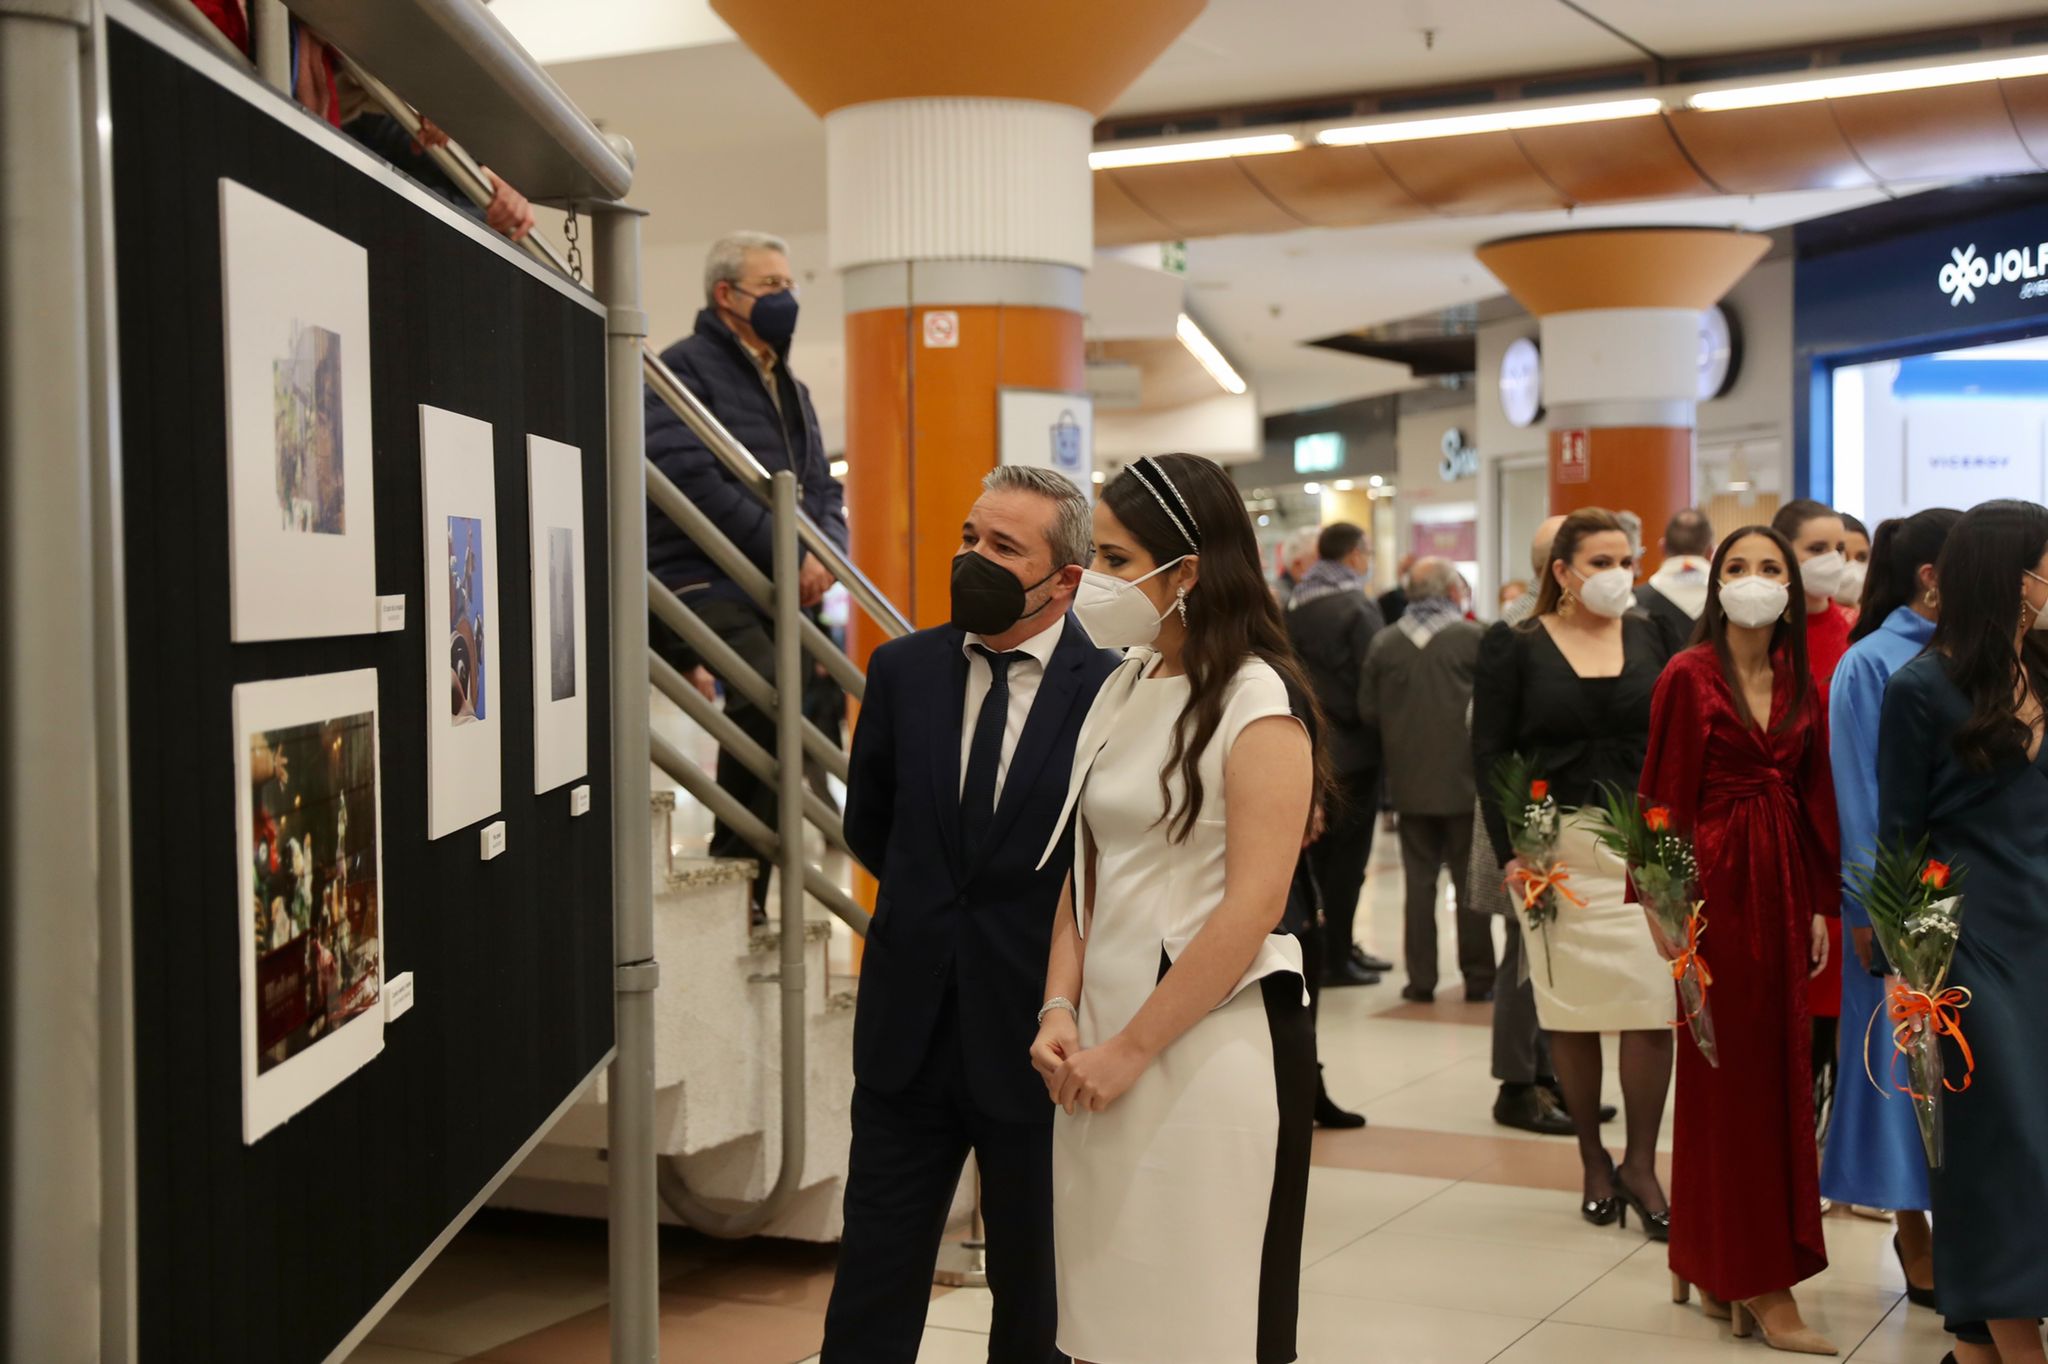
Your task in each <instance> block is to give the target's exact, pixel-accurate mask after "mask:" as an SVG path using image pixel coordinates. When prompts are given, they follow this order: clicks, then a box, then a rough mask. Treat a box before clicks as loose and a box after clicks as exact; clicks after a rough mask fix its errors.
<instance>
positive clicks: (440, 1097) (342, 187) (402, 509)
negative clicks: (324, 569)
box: [79, 23, 613, 1364]
mask: <svg viewBox="0 0 2048 1364" xmlns="http://www.w3.org/2000/svg"><path fill="white" fill-rule="evenodd" d="M201 60H203V59H201ZM109 64H110V75H111V80H110V86H111V90H112V101H113V126H114V132H113V147H114V178H115V184H114V216H115V230H116V269H117V281H116V287H117V291H118V309H119V330H120V340H119V360H120V367H121V373H120V417H121V426H122V433H123V438H122V449H123V456H122V460H123V465H122V467H123V478H124V484H123V488H122V507H123V513H124V516H125V531H124V536H125V544H124V551H125V555H126V565H125V566H126V587H127V609H128V617H127V647H128V697H129V723H130V727H131V733H130V752H129V762H130V775H131V788H132V791H131V794H132V808H133V844H134V846H133V878H132V879H133V895H134V940H133V953H134V980H135V986H134V1000H133V1004H134V1017H135V1036H134V1057H135V1074H136V1103H135V1112H136V1127H137V1130H136V1134H135V1151H136V1165H137V1170H136V1175H137V1186H138V1191H137V1201H138V1209H137V1223H138V1232H137V1235H138V1243H139V1245H138V1254H139V1265H138V1271H139V1272H138V1278H139V1287H138V1293H139V1323H140V1338H141V1353H142V1358H143V1359H144V1360H145V1361H164V1362H165V1364H170V1362H171V1361H178V1362H180V1364H184V1362H186V1361H192V1360H202V1359H203V1360H221V1361H239V1360H249V1361H263V1362H264V1364H272V1362H276V1364H289V1362H290V1361H300V1360H320V1359H322V1358H324V1357H325V1356H326V1355H327V1354H328V1353H329V1352H330V1351H332V1350H333V1349H334V1347H335V1346H336V1345H337V1344H339V1343H340V1341H341V1340H342V1339H343V1338H344V1337H345V1336H346V1335H347V1334H348V1333H349V1331H350V1330H351V1329H353V1328H354V1327H355V1325H356V1324H357V1323H358V1322H359V1321H361V1320H362V1318H363V1317H364V1316H365V1315H366V1314H367V1313H368V1312H369V1311H370V1310H371V1309H372V1307H373V1306H374V1305H375V1304H376V1303H377V1301H378V1300H379V1298H381V1297H382V1296H383V1295H384V1294H385V1292H386V1291H387V1290H388V1289H389V1288H390V1287H391V1286H392V1285H393V1284H394V1283H395V1282H396V1281H397V1280H398V1279H399V1278H400V1277H401V1276H402V1275H403V1274H404V1273H405V1271H406V1270H407V1269H408V1268H409V1267H410V1266H411V1265H412V1264H413V1263H414V1262H415V1261H416V1260H417V1259H418V1257H419V1256H420V1255H421V1254H422V1253H423V1252H424V1251H425V1250H426V1249H427V1248H428V1246H429V1245H430V1244H431V1243H432V1242H433V1241H434V1239H435V1238H436V1237H437V1236H438V1235H439V1234H440V1233H441V1232H442V1231H443V1230H444V1229H445V1228H446V1227H447V1226H448V1225H449V1224H450V1223H451V1221H453V1220H454V1219H455V1218H457V1217H458V1216H460V1215H461V1213H462V1211H463V1210H464V1209H465V1208H466V1207H467V1206H468V1205H469V1203H470V1202H471V1201H472V1200H473V1199H474V1198H475V1197H476V1195H477V1194H478V1193H479V1192H480V1191H481V1190H482V1189H483V1188H484V1187H485V1185H486V1184H487V1183H488V1182H489V1181H490V1180H491V1179H492V1178H493V1177H494V1176H495V1175H496V1174H498V1172H499V1171H500V1170H501V1168H502V1167H503V1166H504V1165H505V1164H506V1162H507V1161H508V1160H509V1159H510V1158H511V1157H512V1156H513V1155H514V1154H515V1153H516V1152H517V1151H518V1149H519V1148H520V1146H521V1145H522V1144H524V1143H525V1142H526V1141H527V1140H528V1138H530V1137H531V1136H532V1135H533V1134H534V1133H535V1132H536V1131H537V1130H538V1128H539V1127H540V1125H541V1124H542V1123H543V1122H544V1121H545V1120H546V1119H547V1117H548V1115H549V1114H550V1113H551V1112H553V1111H554V1110H555V1109H556V1108H557V1107H558V1106H559V1105H560V1104H561V1103H562V1101H563V1100H564V1099H566V1098H567V1097H568V1096H569V1094H570V1093H571V1092H572V1091H573V1090H574V1088H575V1087H576V1085H577V1084H578V1083H579V1082H580V1081H581V1080H582V1079H583V1078H584V1077H585V1076H586V1075H587V1074H588V1073H589V1072H590V1071H591V1070H592V1069H593V1068H594V1067H595V1066H596V1065H598V1064H599V1063H600V1062H601V1061H602V1060H603V1059H604V1057H605V1055H606V1053H607V1052H608V1051H609V1050H610V1048H611V1045H612V1002H611V1001H612V994H611V983H612V964H613V963H612V919H611V885H612V862H611V858H612V850H611V828H612V816H611V776H610V764H609V736H610V729H611V710H610V698H611V693H610V685H611V682H610V666H609V664H610V654H609V643H608V641H609V632H610V617H609V612H608V610H607V601H606V596H605V591H604V586H605V584H606V582H607V581H608V574H607V555H608V537H607V534H606V528H605V509H606V506H607V500H606V493H605V462H604V443H605V420H606V409H605V390H604V378H605V376H604V363H605V327H604V321H603V318H602V315H601V314H599V313H597V312H594V311H592V310H591V308H590V307H589V306H587V304H586V303H584V302H581V301H579V300H577V299H574V298H571V297H568V296H565V295H564V294H563V293H562V292H560V291H559V290H557V289H556V288H554V287H551V286H550V285H549V284H547V283H545V282H543V281H541V280H538V279H536V278H534V277H533V276H532V275H530V274H529V273H527V272H526V271H525V270H523V269H522V268H521V267H520V266H519V265H517V264H514V263H513V262H511V261H508V260H506V259H504V258H503V257H501V256H500V255H499V254H497V253H496V252H495V251H493V250H492V249H491V248H490V247H488V246H486V245H484V244H483V243H481V242H479V241H478V240H476V239H475V238H473V237H472V236H470V235H468V234H467V233H465V232H464V231H463V230H462V229H461V228H459V227H457V226H455V225H453V224H451V223H450V222H448V221H446V220H445V219H444V218H443V217H442V216H440V215H438V214H437V213H435V212H434V211H431V210H429V209H427V208H425V207H423V206H422V205H421V204H419V203H417V202H415V201H414V200H413V199H412V198H410V197H408V195H407V194H405V193H402V192H400V190H399V189H397V188H395V187H394V185H393V184H391V183H387V182H386V180H385V179H383V178H380V176H379V175H377V174H373V173H371V172H370V171H368V170H366V169H364V168H363V166H362V165H361V164H359V163H358V162H357V161H356V160H354V159H353V158H352V154H350V153H348V152H347V151H346V150H345V149H344V148H343V147H342V146H341V145H340V135H339V134H335V133H333V132H332V130H328V129H323V128H322V127H320V126H318V125H317V124H315V123H313V122H312V120H311V119H310V118H309V117H308V116H304V115H301V114H300V113H298V112H297V111H295V110H292V109H290V108H286V107H283V106H282V105H281V104H280V105H279V106H278V107H279V109H281V111H282V112H283V113H284V115H285V117H284V118H282V119H280V118H279V117H278V116H277V112H274V111H273V110H272V109H271V108H269V107H265V106H260V105H258V104H256V103H252V102H251V101H250V99H249V98H248V97H247V96H246V95H245V94H244V93H242V92H241V91H240V90H238V89H235V88H230V86H229V85H227V84H224V83H222V82H221V81H219V80H217V79H215V77H214V75H213V74H212V73H210V72H208V71H206V70H202V69H200V67H199V66H196V65H188V64H187V62H186V61H185V60H184V59H183V58H182V57H180V56H174V55H172V54H171V52H169V51H167V50H165V49H164V48H160V47H158V46H157V45H155V43H154V42H153V41H151V40H149V39H147V38H145V37H143V36H141V35H140V34H138V33H137V32H133V31H130V30H128V29H126V28H123V27H121V26H120V25H119V24H118V23H115V24H110V25H109ZM257 95H258V98H259V99H262V100H270V99H271V98H272V97H270V96H269V95H267V94H266V93H263V92H260V91H258V92H257ZM394 174H395V173H394ZM223 176H226V177H230V178H232V179H234V180H237V181H239V182H241V183H242V184H244V185H247V186H249V187H250V188H251V189H254V190H256V191H257V192H259V193H261V194H263V195H266V196H268V197H270V198H272V199H274V200H276V201H278V202H279V203H282V204H284V205H285V206H286V207H288V208H291V209H293V210H294V211H296V212H299V213H302V214H305V215H307V216H308V217H311V218H313V219H315V220H317V221H318V222H320V223H322V224H324V225H326V226H328V227H329V228H331V229H333V230H334V231H336V232H339V233H341V234H342V235H344V236H346V237H348V238H350V239H351V240H353V241H355V242H357V243H359V244H360V245H362V246H363V247H364V248H366V249H367V251H368V253H369V289H370V335H371V343H370V346H371V353H370V365H371V372H372V403H373V410H372V426H373V429H374V439H373V449H372V458H373V460H374V465H373V467H374V471H375V509H376V558H377V591H378V592H379V593H380V594H394V593H403V594H404V595H405V598H406V622H405V628H404V629H403V630H401V631H396V632H391V633H383V634H365V635H354V636H349V637H341V638H321V639H307V640H298V641H290V642H277V643H253V644H234V643H231V642H230V634H229V625H230V623H229V557H228V548H229V539H228V529H229V527H228V501H227V498H228V473H227V444H226V441H227V432H226V413H225V376H224V373H223V370H224V364H225V361H224V359H223V353H224V346H223V339H222V303H221V252H220V210H219V194H218V189H217V182H218V180H219V179H220V177H223ZM422 403H427V404H432V405H434V406H437V407H444V408H447V409H450V410H452V411H455V412H460V413H463V414H465V415H467V416H471V417H474V418H477V419H479V420H482V421H485V422H488V423H490V424H491V426H492V428H493V433H494V463H495V470H494V472H495V479H494V485H495V495H496V500H497V516H498V541H499V546H500V549H499V553H500V556H501V566H500V571H499V576H498V581H497V589H496V590H497V592H498V594H499V601H500V603H501V615H500V617H499V621H500V624H499V627H498V629H499V633H500V646H501V647H500V663H499V680H498V683H497V686H498V690H497V692H496V697H495V700H494V704H495V705H497V706H499V707H501V708H502V709H501V711H500V714H501V715H502V718H503V725H502V736H503V773H504V777H503V806H502V810H501V813H500V816H499V817H500V818H502V819H503V820H504V821H505V824H506V827H507V831H508V850H507V851H506V852H505V853H504V854H503V855H502V856H500V857H498V858H497V859H495V860H493V861H490V862H485V861H483V860H481V859H480V857H479V849H478V843H479V840H478V833H477V830H476V829H474V828H472V829H468V830H465V831H463V832H460V833H457V834H454V835H452V836H450V837H448V838H445V839H442V840H439V841H435V842H430V841H429V840H428V839H427V837H426V831H427V808H426V800H427V790H426V781H427V769H426V757H425V726H426V724H427V722H428V714H427V690H426V673H425V670H426V668H427V666H428V665H427V651H426V644H425V638H424V634H425V628H426V627H425V621H426V612H425V610H424V609H423V601H424V599H423V596H422V593H423V591H425V590H426V586H427V584H426V582H425V565H424V554H423V543H422V538H423V537H422V527H421V516H422V494H421V478H420V448H419V446H420V436H419V430H420V425H419V415H418V407H419V405H420V404H422ZM528 433H532V434H536V435H541V436H546V437H549V438H552V439H554V440H559V441H563V442H565V443H567V444H570V445H574V446H576V447H578V448H580V449H581V451H582V453H583V502H584V525H585V531H586V535H585V554H584V562H583V570H584V574H585V582H586V583H587V584H588V591H587V595H586V602H587V605H586V612H587V629H588V650H587V660H588V662H587V684H588V688H589V693H588V694H589V754H590V769H589V774H588V776H587V777H586V778H585V779H584V780H585V781H587V782H588V784H589V786H590V791H591V809H590V812H589V813H588V814H586V815H583V816H581V817H572V816H571V814H570V788H569V787H563V788H558V789H557V790H554V791H551V792H549V793H547V794H545V795H542V796H538V797H536V796H534V795H532V794H531V791H532V786H533V757H534V754H533V746H534V738H533V705H534V696H533V680H532V679H533V667H532V649H533V641H532V638H531V634H532V625H531V622H532V614H531V594H532V586H531V580H530V577H529V573H528V559H529V554H528V550H527V545H528V495H527V454H526V437H527V435H528ZM359 668H375V669H376V670H377V674H378V698H379V699H378V705H379V715H380V721H381V755H380V756H381V764H382V787H383V807H382V819H383V835H382V841H383V858H384V861H383V896H384V899H383V904H384V910H383V913H384V928H383V932H384V945H385V953H386V964H385V972H386V975H387V977H388V976H390V975H395V974H397V973H400V972H411V973H412V974H413V976H414V981H415V986H416V991H417V995H416V998H417V1002H416V1003H415V1005H414V1006H413V1008H412V1009H411V1011H410V1012H409V1013H407V1014H405V1015H404V1016H403V1017H401V1018H399V1019H397V1020H395V1021H393V1022H392V1023H391V1024H390V1025H389V1027H388V1028H387V1030H386V1032H385V1044H384V1050H383V1053H382V1054H381V1055H379V1056H377V1057H376V1058H375V1059H374V1060H372V1061H371V1062H369V1064H368V1065H367V1066H366V1067H365V1068H364V1069H362V1070H360V1071H358V1072H357V1073H356V1074H355V1075H353V1076H351V1077H350V1078H348V1079H347V1080H344V1081H343V1082H342V1083H341V1084H340V1085H339V1086H338V1087H337V1088H335V1089H333V1090H332V1091H330V1092H328V1093H327V1094H325V1095H324V1096H322V1097H321V1098H319V1099H317V1100H315V1101H314V1102H313V1104H312V1105H311V1106H310V1107H309V1108H307V1109H305V1110H304V1111H303V1112H301V1113H299V1114H298V1115H297V1116H295V1117H294V1118H292V1119H291V1120H290V1121H289V1122H288V1123H286V1124H285V1125H284V1126H283V1127H281V1128H278V1129H277V1130H275V1131H273V1132H271V1133H270V1134H268V1135H267V1136H265V1137H263V1138H262V1139H261V1140H260V1141H258V1142H257V1143H256V1144H254V1145H253V1146H251V1145H245V1144H244V1142H243V1138H242V1119H241V1104H242V1094H241V1084H242V1079H241V1051H240V1038H241V1031H240V1029H241V1022H240V1013H239V1010H240V1008H241V978H240V972H239V960H238V956H237V953H238V950H239V945H238V921H237V918H236V915H237V913H238V910H239V905H238V900H239V894H238V887H237V869H238V864H237V858H238V856H239V855H240V854H241V849H240V848H239V846H238V844H239V838H238V834H237V830H236V815H235V789H234V788H235V780H236V778H235V766H234V745H235V737H234V732H233V721H232V714H233V712H232V694H233V688H234V686H235V684H236V683H238V682H246V681H254V680H261V679H269V678H283V677H294V676H299V675H304V674H314V673H328V672H341V671H346V670H350V669H359ZM92 875H93V871H92V868H90V867H80V868H79V895H80V904H81V905H86V904H88V903H89V902H90V900H91V882H92Z"/></svg>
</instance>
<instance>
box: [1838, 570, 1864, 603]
mask: <svg viewBox="0 0 2048 1364" xmlns="http://www.w3.org/2000/svg"><path fill="white" fill-rule="evenodd" d="M1869 577H1870V565H1869V564H1864V563H1858V562H1857V561H1856V560H1854V559H1851V560H1850V561H1849V562H1848V563H1846V564H1843V565H1842V581H1840V582H1838V583H1836V584H1835V600H1836V601H1838V602H1840V603H1841V604H1842V605H1844V606H1854V605H1856V603H1858V602H1860V601H1862V600H1863V584H1864V582H1865V581H1866V580H1867V579H1868V578H1869Z"/></svg>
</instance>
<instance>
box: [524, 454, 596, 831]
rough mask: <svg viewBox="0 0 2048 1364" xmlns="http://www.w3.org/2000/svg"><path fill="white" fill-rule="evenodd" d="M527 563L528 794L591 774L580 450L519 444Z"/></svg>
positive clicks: (581, 456) (550, 788) (537, 793)
mask: <svg viewBox="0 0 2048 1364" xmlns="http://www.w3.org/2000/svg"><path fill="white" fill-rule="evenodd" d="M526 489H527V509H528V511H527V524H528V526H529V527H530V536H531V540H532V545H531V548H532V555H533V557H532V561H531V562H532V565H533V793H534V794H535V795H540V794H542V793H543V792H546V791H552V790H554V789H555V788H556V787H557V786H561V785H563V784H564V783H565V782H570V781H574V780H575V779H576V778H578V777H581V776H583V775H585V774H586V773H588V772H589V770H590V667H589V662H590V660H589V654H588V650H587V648H586V646H585V642H584V641H585V639H586V638H587V636H588V625H587V623H586V622H587V617H586V615H585V612H584V603H585V599H586V593H585V590H584V589H585V584H584V581H583V580H584V571H583V569H584V557H583V548H584V541H583V452H582V451H581V450H578V449H577V448H576V447H575V446H573V445H564V444H563V443H562V442H560V441H555V440H549V439H547V438H546V437H545V436H535V435H529V436H527V438H526Z"/></svg>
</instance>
